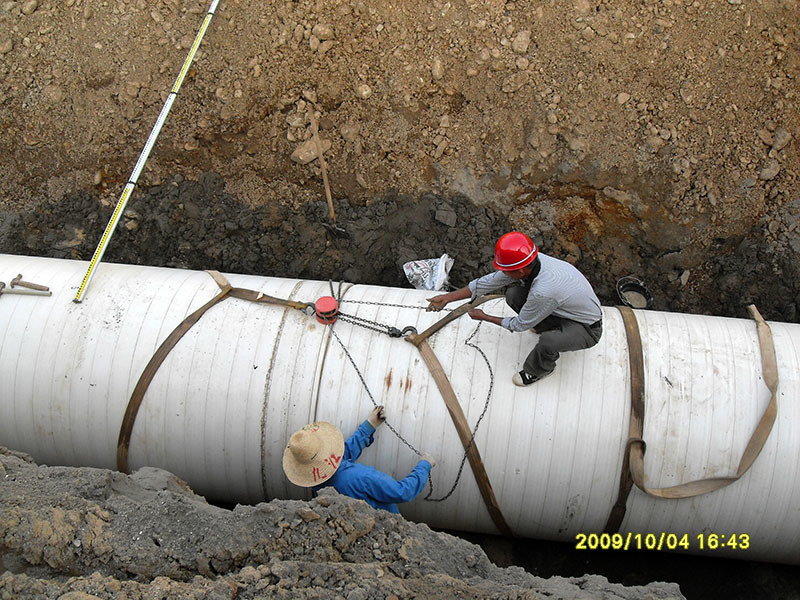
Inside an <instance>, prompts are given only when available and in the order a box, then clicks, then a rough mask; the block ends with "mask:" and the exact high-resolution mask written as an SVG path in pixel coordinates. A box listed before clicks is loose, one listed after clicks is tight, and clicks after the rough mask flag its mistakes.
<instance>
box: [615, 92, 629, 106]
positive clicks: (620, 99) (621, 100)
mask: <svg viewBox="0 0 800 600" xmlns="http://www.w3.org/2000/svg"><path fill="white" fill-rule="evenodd" d="M630 99H631V95H630V94H628V93H626V92H620V93H619V94H617V104H620V105H622V104H625V103H626V102H627V101H628V100H630Z"/></svg>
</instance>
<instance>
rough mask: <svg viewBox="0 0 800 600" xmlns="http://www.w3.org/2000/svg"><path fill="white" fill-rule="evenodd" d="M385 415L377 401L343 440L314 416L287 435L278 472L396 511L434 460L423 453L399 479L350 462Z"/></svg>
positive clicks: (411, 496) (417, 488) (423, 480)
mask: <svg viewBox="0 0 800 600" xmlns="http://www.w3.org/2000/svg"><path fill="white" fill-rule="evenodd" d="M385 420H386V415H385V413H384V409H383V406H377V407H376V408H375V409H373V411H372V412H371V413H370V414H369V417H368V418H367V420H366V421H364V422H363V423H361V425H359V426H358V429H356V431H355V432H354V433H353V435H351V436H350V437H349V438H348V439H347V441H345V440H344V436H343V435H342V432H341V431H339V429H338V428H337V427H336V426H335V425H333V424H331V423H326V422H324V421H318V422H316V423H310V424H309V425H306V426H305V427H303V428H302V429H300V430H299V431H296V432H295V433H294V434H292V437H291V438H289V444H288V445H287V446H286V450H284V452H283V472H284V473H286V477H288V478H289V481H291V482H292V483H293V484H295V485H298V486H300V487H312V488H314V491H317V490H319V489H321V488H324V487H327V486H333V487H334V488H335V489H336V491H337V492H339V493H340V494H344V495H345V496H350V497H351V498H357V499H359V500H366V502H367V504H369V505H370V506H372V507H373V508H382V509H384V510H388V511H389V512H392V513H397V512H400V511H399V510H398V509H397V503H398V502H409V501H411V500H413V499H414V498H416V497H417V496H418V495H419V493H420V492H421V491H422V489H423V488H424V487H425V484H426V483H427V481H428V473H430V470H431V468H432V467H433V466H434V465H435V464H436V461H434V460H433V458H432V457H430V456H429V455H427V454H426V455H424V456H423V457H422V459H421V460H420V461H419V462H418V463H417V465H416V466H415V467H414V468H413V469H412V471H411V473H409V474H408V475H407V476H406V477H404V478H403V479H401V480H400V481H397V480H396V479H394V478H393V477H391V476H390V475H387V474H386V473H383V472H382V471H378V470H377V469H375V468H374V467H369V466H366V465H362V464H359V463H357V462H355V461H356V460H358V457H359V456H361V452H362V451H363V450H364V448H366V447H367V446H369V445H371V444H372V442H373V435H374V433H375V429H377V428H378V426H380V425H381V424H382V423H383V422H384V421H385Z"/></svg>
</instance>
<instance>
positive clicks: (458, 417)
mask: <svg viewBox="0 0 800 600" xmlns="http://www.w3.org/2000/svg"><path fill="white" fill-rule="evenodd" d="M499 297H500V296H498V295H490V296H482V297H480V298H477V299H475V300H473V301H472V302H469V303H467V304H462V305H461V306H459V307H458V308H457V309H456V310H454V311H453V312H451V313H450V314H449V315H447V316H446V317H444V318H443V319H440V320H439V321H437V322H436V323H434V324H433V325H432V326H431V327H429V328H428V329H426V330H425V331H423V332H422V333H420V334H414V333H412V334H410V335H408V336H406V338H405V339H406V341H408V342H411V343H412V344H414V345H415V346H416V347H417V349H418V350H419V352H420V354H421V355H422V359H423V360H424V361H425V364H426V365H427V366H428V370H429V371H430V373H431V376H432V377H433V379H434V381H435V382H436V386H437V387H438V388H439V392H440V393H441V394H442V398H443V399H444V403H445V406H447V410H448V412H449V413H450V417H451V418H452V419H453V424H454V425H455V427H456V431H457V432H458V437H459V438H460V439H461V443H462V444H463V446H464V450H465V451H466V453H467V458H468V459H469V464H470V467H471V468H472V473H473V474H474V475H475V481H476V482H477V484H478V489H479V490H480V492H481V496H482V497H483V501H484V503H485V504H486V508H487V510H488V511H489V516H490V517H491V518H492V521H493V522H494V524H495V527H497V529H498V530H499V531H500V532H501V533H502V534H503V535H505V536H508V537H513V533H512V531H511V528H510V527H509V526H508V524H507V523H506V520H505V518H504V517H503V513H502V512H501V510H500V506H499V504H498V502H497V498H496V497H495V495H494V490H493V489H492V484H491V482H490V481H489V476H488V475H487V473H486V468H485V467H484V465H483V460H482V459H481V455H480V452H478V448H477V446H476V445H475V443H474V441H473V439H472V434H471V432H470V428H469V424H468V423H467V418H466V416H465V415H464V411H463V410H462V408H461V404H460V403H459V402H458V398H457V397H456V393H455V391H454V390H453V386H452V385H451V384H450V380H449V379H448V378H447V375H446V374H445V372H444V369H443V368H442V364H441V363H440V362H439V359H438V358H437V357H436V354H435V353H434V351H433V348H431V347H430V344H428V341H427V338H428V337H430V336H431V335H432V334H434V333H435V332H437V331H439V330H440V329H441V328H442V327H444V326H445V325H447V324H448V323H450V322H451V321H453V320H455V319H457V318H458V317H460V316H461V315H463V314H465V313H466V312H468V311H470V310H472V309H473V308H475V307H476V306H478V305H480V304H483V303H484V302H486V301H487V300H492V299H494V298H499Z"/></svg>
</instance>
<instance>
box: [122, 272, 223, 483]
mask: <svg viewBox="0 0 800 600" xmlns="http://www.w3.org/2000/svg"><path fill="white" fill-rule="evenodd" d="M211 276H212V277H214V281H216V282H217V284H218V285H219V286H220V287H221V288H222V289H221V291H220V293H219V294H217V295H216V296H214V297H213V298H212V299H211V300H209V301H208V302H206V303H205V304H203V306H201V307H200V308H198V309H197V310H196V311H194V312H193V313H192V314H190V315H189V316H188V317H186V318H185V319H184V320H183V321H181V323H180V324H179V325H178V326H177V327H176V328H175V329H173V330H172V332H171V333H170V334H169V335H168V336H167V338H166V339H165V340H164V341H163V342H161V345H160V346H159V347H158V350H156V353H155V354H153V356H152V358H150V361H149V362H148V363H147V366H146V367H145V368H144V371H142V374H141V375H140V376H139V381H137V382H136V387H134V388H133V393H132V394H131V398H130V400H129V401H128V406H127V407H126V408H125V416H124V417H123V419H122V425H121V426H120V429H119V438H118V439H117V470H118V471H120V472H122V473H127V472H128V448H129V446H130V443H131V433H132V432H133V424H134V423H135V422H136V415H137V414H138V412H139V407H140V406H141V405H142V400H143V399H144V394H145V392H146V391H147V388H148V386H149V385H150V382H151V381H152V380H153V377H155V375H156V372H157V371H158V368H159V367H160V366H161V363H162V362H164V359H165V358H166V357H167V354H169V352H170V350H172V349H173V348H174V347H175V344H177V343H178V342H179V341H180V339H181V338H182V337H183V336H184V335H185V334H186V332H187V331H189V329H191V327H192V325H194V324H195V323H197V321H199V320H200V317H202V316H203V314H205V312H206V311H207V310H208V309H209V308H211V307H212V306H214V305H215V304H217V303H218V302H220V301H222V300H224V299H225V298H226V297H227V296H228V294H229V293H230V291H231V289H232V288H231V286H230V284H229V283H228V282H227V281H225V282H224V284H222V283H220V280H219V279H218V277H222V275H221V274H220V273H218V272H216V271H214V272H212V273H211ZM222 279H223V280H224V278H222Z"/></svg>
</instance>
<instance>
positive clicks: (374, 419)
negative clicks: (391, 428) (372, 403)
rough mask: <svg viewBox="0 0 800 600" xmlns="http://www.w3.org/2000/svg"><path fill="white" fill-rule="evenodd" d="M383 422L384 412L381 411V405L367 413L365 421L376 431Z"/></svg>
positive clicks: (384, 418)
mask: <svg viewBox="0 0 800 600" xmlns="http://www.w3.org/2000/svg"><path fill="white" fill-rule="evenodd" d="M385 420H386V411H385V410H384V409H383V405H380V406H376V407H375V408H373V409H372V412H371V413H369V417H367V421H369V424H370V425H372V426H373V427H374V428H375V429H377V428H378V427H379V426H380V425H381V423H383V422H384V421H385Z"/></svg>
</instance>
